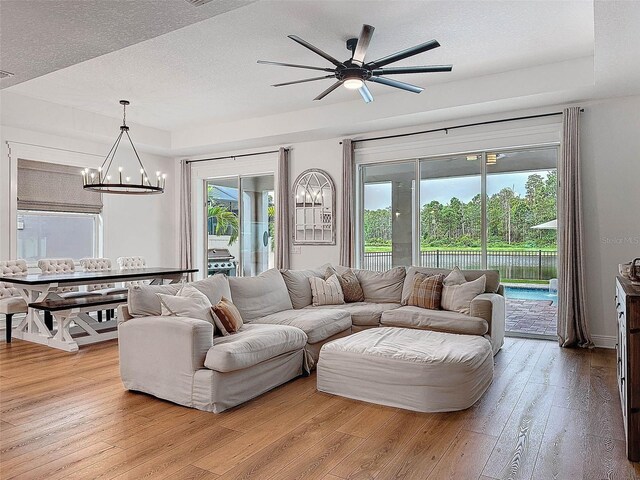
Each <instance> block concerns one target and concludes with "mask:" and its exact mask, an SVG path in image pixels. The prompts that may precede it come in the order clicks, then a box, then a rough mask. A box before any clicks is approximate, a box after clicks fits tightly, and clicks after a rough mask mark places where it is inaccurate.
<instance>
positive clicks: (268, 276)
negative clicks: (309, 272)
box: [229, 268, 311, 322]
mask: <svg viewBox="0 0 640 480" xmlns="http://www.w3.org/2000/svg"><path fill="white" fill-rule="evenodd" d="M308 283H309V281H307V284H308ZM229 287H230V288H231V300H232V301H233V304H234V305H235V306H236V307H237V308H238V310H240V314H241V315H242V319H243V320H244V321H245V322H251V321H253V320H255V319H256V318H260V317H263V316H265V315H270V314H272V313H276V312H281V311H283V310H291V309H292V308H293V306H292V305H291V298H289V292H288V291H287V285H286V284H285V283H284V279H283V278H282V275H281V274H280V272H279V271H278V270H276V269H275V268H272V269H270V270H267V271H266V272H262V273H261V274H260V275H258V276H257V277H230V278H229ZM309 288H311V287H309Z"/></svg>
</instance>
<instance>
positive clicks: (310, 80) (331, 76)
mask: <svg viewBox="0 0 640 480" xmlns="http://www.w3.org/2000/svg"><path fill="white" fill-rule="evenodd" d="M327 78H336V76H335V75H325V76H324V77H313V78H305V79H304V80H295V81H293V82H285V83H276V84H275V85H271V86H272V87H284V86H285V85H295V84H296V83H306V82H315V81H316V80H326V79H327Z"/></svg>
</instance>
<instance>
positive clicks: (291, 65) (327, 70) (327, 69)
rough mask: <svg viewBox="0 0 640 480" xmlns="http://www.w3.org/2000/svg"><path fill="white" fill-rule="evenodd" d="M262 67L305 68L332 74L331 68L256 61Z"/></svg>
mask: <svg viewBox="0 0 640 480" xmlns="http://www.w3.org/2000/svg"><path fill="white" fill-rule="evenodd" d="M258 63H260V64H262V65H279V66H281V67H294V68H306V69H308V70H320V71H321V72H333V71H334V69H333V68H324V67H311V66H309V65H297V64H295V63H282V62H269V61H267V60H258Z"/></svg>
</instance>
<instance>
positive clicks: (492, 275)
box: [402, 267, 500, 305]
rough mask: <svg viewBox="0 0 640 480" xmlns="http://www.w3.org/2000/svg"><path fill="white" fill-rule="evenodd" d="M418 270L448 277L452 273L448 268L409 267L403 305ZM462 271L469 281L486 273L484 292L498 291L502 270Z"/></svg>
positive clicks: (409, 293) (405, 280) (427, 273)
mask: <svg viewBox="0 0 640 480" xmlns="http://www.w3.org/2000/svg"><path fill="white" fill-rule="evenodd" d="M416 272H420V273H424V274H425V275H444V276H445V277H446V276H448V275H449V274H450V273H451V270H449V269H446V268H427V267H409V268H408V269H407V276H406V278H405V279H404V285H403V286H402V304H403V305H406V304H407V301H408V300H409V295H411V289H412V288H413V276H414V274H415V273H416ZM461 272H462V273H463V275H464V278H465V279H466V280H467V282H471V281H473V280H476V279H478V278H480V277H481V276H482V275H484V276H485V277H486V279H487V282H486V284H485V287H484V292H485V293H498V288H499V287H500V272H499V271H498V270H461Z"/></svg>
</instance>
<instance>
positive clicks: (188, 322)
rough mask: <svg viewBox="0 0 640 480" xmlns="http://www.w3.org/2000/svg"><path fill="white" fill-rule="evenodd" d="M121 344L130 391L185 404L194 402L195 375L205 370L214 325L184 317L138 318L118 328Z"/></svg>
mask: <svg viewBox="0 0 640 480" xmlns="http://www.w3.org/2000/svg"><path fill="white" fill-rule="evenodd" d="M118 343H119V350H120V376H121V378H122V383H123V384H124V386H125V387H126V388H127V389H129V390H138V391H142V392H147V393H151V394H153V395H155V396H158V397H161V398H165V399H167V400H172V401H175V402H177V403H182V402H187V403H182V404H183V405H185V404H188V402H190V401H191V390H192V382H193V375H194V373H195V372H196V371H197V370H200V369H202V368H205V366H204V360H205V358H206V356H207V352H208V351H209V349H210V348H211V346H212V345H213V325H211V324H210V323H209V322H205V321H204V320H196V319H193V318H184V317H161V316H149V317H136V318H132V319H131V320H128V321H126V322H123V323H120V324H119V325H118Z"/></svg>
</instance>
